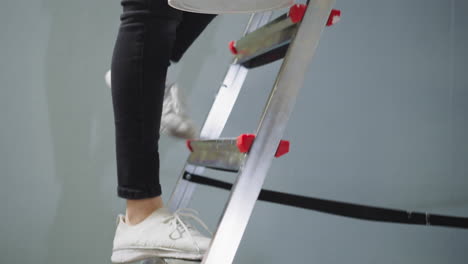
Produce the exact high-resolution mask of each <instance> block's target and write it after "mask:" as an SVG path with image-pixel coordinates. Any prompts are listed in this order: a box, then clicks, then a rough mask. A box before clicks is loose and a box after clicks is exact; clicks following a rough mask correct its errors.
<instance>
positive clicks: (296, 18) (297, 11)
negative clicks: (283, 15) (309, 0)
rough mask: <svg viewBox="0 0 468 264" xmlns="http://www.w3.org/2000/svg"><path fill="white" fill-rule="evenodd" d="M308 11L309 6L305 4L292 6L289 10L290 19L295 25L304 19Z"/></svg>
mask: <svg viewBox="0 0 468 264" xmlns="http://www.w3.org/2000/svg"><path fill="white" fill-rule="evenodd" d="M306 10H307V5H304V4H296V5H293V6H291V8H289V18H290V19H291V21H292V22H293V23H294V24H295V23H299V22H301V20H302V18H303V17H304V14H305V12H306Z"/></svg>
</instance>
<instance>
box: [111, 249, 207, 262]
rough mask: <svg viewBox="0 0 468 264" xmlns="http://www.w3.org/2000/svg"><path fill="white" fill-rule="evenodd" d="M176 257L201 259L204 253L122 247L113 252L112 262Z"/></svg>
mask: <svg viewBox="0 0 468 264" xmlns="http://www.w3.org/2000/svg"><path fill="white" fill-rule="evenodd" d="M155 257H159V258H175V259H185V260H192V261H193V260H201V259H202V258H203V254H199V253H190V252H174V251H168V250H161V249H121V250H116V251H113V252H112V256H111V261H112V263H118V264H121V263H131V262H135V261H140V260H144V259H150V258H155Z"/></svg>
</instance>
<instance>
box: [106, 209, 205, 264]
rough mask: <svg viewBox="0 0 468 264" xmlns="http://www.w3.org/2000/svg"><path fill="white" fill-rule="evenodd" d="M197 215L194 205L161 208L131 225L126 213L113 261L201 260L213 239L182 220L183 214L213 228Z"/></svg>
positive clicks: (122, 219) (115, 245)
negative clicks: (127, 221)
mask: <svg viewBox="0 0 468 264" xmlns="http://www.w3.org/2000/svg"><path fill="white" fill-rule="evenodd" d="M197 215H198V213H197V212H196V211H195V210H192V209H179V210H177V211H176V212H174V213H171V212H170V211H169V209H167V208H161V209H158V210H156V211H155V212H154V213H152V214H151V215H150V216H148V217H147V218H146V219H145V220H143V222H141V223H139V224H137V225H134V226H130V225H127V224H126V223H125V221H124V220H125V216H123V215H119V217H118V219H117V221H118V225H117V230H116V232H115V238H114V247H113V250H112V256H111V261H112V263H130V262H135V261H139V260H143V259H150V258H158V259H159V258H161V259H162V258H167V259H174V258H175V259H186V260H201V259H202V258H203V254H205V252H206V250H207V249H208V247H209V244H210V241H211V239H210V238H209V237H206V236H203V235H202V234H201V233H200V232H199V231H198V230H197V229H196V228H195V227H193V226H192V225H190V224H189V223H187V222H184V221H183V220H182V217H186V218H191V219H193V220H195V221H196V222H198V223H199V224H200V225H202V226H203V228H205V229H206V230H207V231H208V232H209V230H208V228H207V227H206V225H205V224H204V223H203V222H202V221H201V220H200V219H199V218H198V217H197ZM210 234H211V232H210ZM166 261H168V260H166Z"/></svg>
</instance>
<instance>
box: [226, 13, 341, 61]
mask: <svg viewBox="0 0 468 264" xmlns="http://www.w3.org/2000/svg"><path fill="white" fill-rule="evenodd" d="M306 9H307V6H306V5H303V4H297V5H294V6H292V7H291V8H290V10H289V12H288V13H287V14H284V15H282V16H280V17H278V18H276V19H275V20H273V21H271V22H269V23H268V24H266V25H265V26H263V27H261V28H259V29H257V30H255V31H253V32H252V33H250V34H247V35H246V36H244V37H243V38H241V39H240V40H238V41H232V42H230V43H229V49H230V50H231V52H232V53H233V54H234V55H235V57H236V59H237V63H239V64H242V65H243V66H245V67H246V68H255V67H258V66H262V65H265V64H268V63H271V62H274V61H276V60H279V59H282V58H284V56H285V55H286V52H287V50H288V48H289V44H290V43H291V40H292V39H293V38H294V36H295V34H296V32H297V29H298V24H299V22H301V20H302V18H303V16H304V13H305V11H306ZM340 16H341V11H339V10H336V9H333V10H332V12H331V14H330V17H329V19H328V21H327V26H331V25H333V24H335V23H336V22H338V21H339V18H340Z"/></svg>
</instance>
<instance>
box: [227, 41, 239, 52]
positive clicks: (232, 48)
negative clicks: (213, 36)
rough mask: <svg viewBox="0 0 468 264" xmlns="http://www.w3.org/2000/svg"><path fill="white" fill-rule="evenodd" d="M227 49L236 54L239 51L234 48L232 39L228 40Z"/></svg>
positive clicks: (234, 43)
mask: <svg viewBox="0 0 468 264" xmlns="http://www.w3.org/2000/svg"><path fill="white" fill-rule="evenodd" d="M229 50H230V51H231V53H232V54H234V55H237V54H238V53H239V52H238V51H237V49H236V42H235V41H234V40H233V41H231V42H229Z"/></svg>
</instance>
